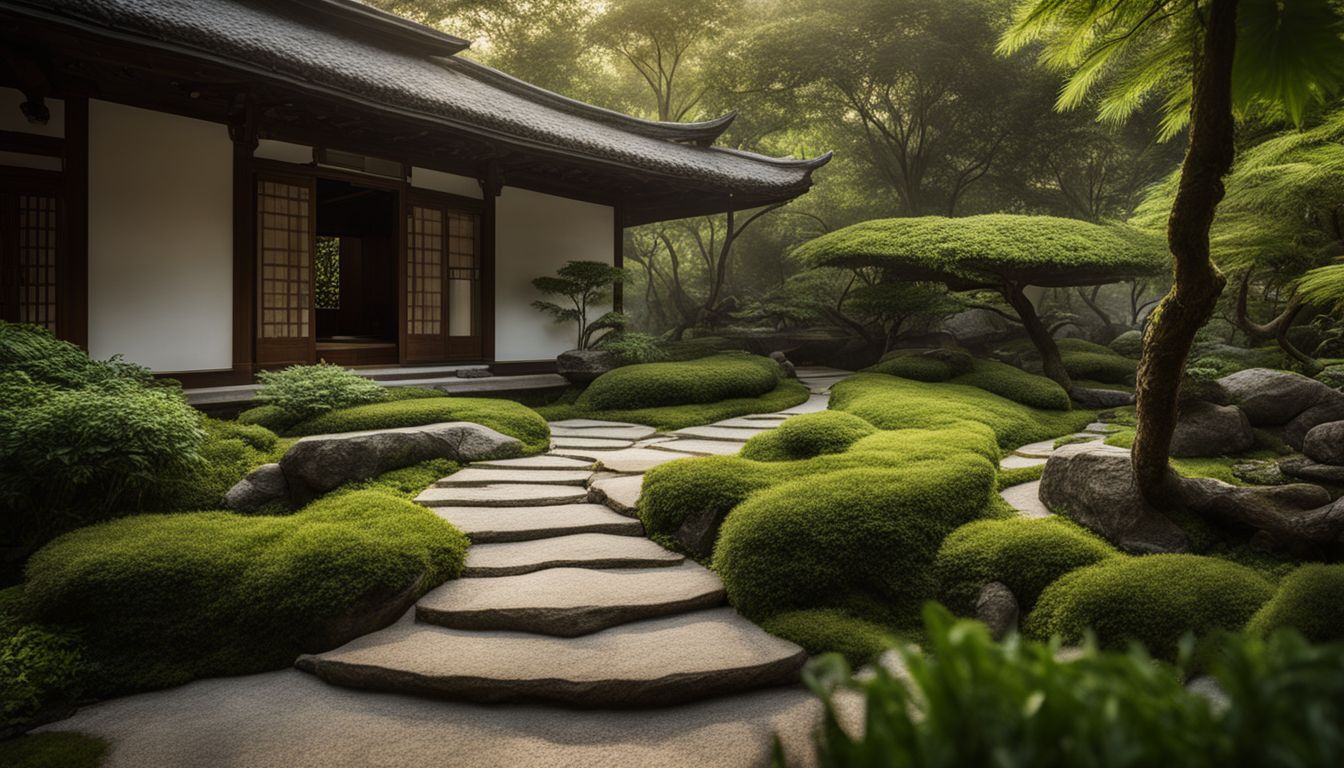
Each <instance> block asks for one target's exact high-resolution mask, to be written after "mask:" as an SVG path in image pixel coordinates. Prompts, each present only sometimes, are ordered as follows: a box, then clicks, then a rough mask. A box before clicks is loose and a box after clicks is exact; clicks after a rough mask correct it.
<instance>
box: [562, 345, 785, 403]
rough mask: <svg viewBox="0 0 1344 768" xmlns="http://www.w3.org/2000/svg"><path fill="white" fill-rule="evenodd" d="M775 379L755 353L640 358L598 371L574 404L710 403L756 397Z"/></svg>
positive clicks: (774, 369)
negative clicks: (674, 359)
mask: <svg viewBox="0 0 1344 768" xmlns="http://www.w3.org/2000/svg"><path fill="white" fill-rule="evenodd" d="M779 380H780V370H779V364H778V363H776V362H775V361H774V360H771V359H769V358H767V357H756V356H754V355H744V354H722V355H715V356H713V357H706V358H702V359H700V360H690V361H686V362H678V363H643V364H640V365H629V366H625V367H623V368H617V369H615V370H612V371H608V372H606V373H604V374H602V375H601V376H599V377H597V379H596V380H595V381H593V383H592V384H589V385H588V389H586V390H585V391H584V393H583V394H582V395H580V396H579V399H578V401H577V404H578V405H579V406H581V407H587V408H594V409H601V410H609V409H616V408H650V407H655V406H661V405H682V404H686V403H712V402H715V401H717V400H728V399H731V398H738V397H759V396H760V395H763V394H765V393H766V392H769V391H770V390H772V389H774V388H775V386H776V385H778V384H779Z"/></svg>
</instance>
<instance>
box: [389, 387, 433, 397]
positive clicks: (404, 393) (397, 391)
mask: <svg viewBox="0 0 1344 768" xmlns="http://www.w3.org/2000/svg"><path fill="white" fill-rule="evenodd" d="M385 389H386V390H387V395H386V398H385V399H387V400H423V399H425V398H427V397H447V396H448V393H447V392H444V391H443V390H441V389H431V388H430V387H385Z"/></svg>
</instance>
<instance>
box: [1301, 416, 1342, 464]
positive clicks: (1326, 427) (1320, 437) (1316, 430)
mask: <svg viewBox="0 0 1344 768" xmlns="http://www.w3.org/2000/svg"><path fill="white" fill-rule="evenodd" d="M1302 453H1304V454H1306V456H1307V458H1309V459H1311V460H1312V461H1317V462H1320V463H1321V464H1334V465H1336V466H1339V465H1344V421H1329V422H1326V423H1324V424H1317V425H1316V426H1314V427H1312V428H1311V429H1310V430H1309V431H1308V432H1307V434H1306V437H1305V438H1304V439H1303V440H1302Z"/></svg>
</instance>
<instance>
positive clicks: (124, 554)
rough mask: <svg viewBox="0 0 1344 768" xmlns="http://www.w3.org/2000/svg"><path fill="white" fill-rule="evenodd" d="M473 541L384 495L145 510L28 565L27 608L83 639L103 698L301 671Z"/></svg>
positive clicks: (80, 535) (451, 564)
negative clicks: (314, 655) (349, 621)
mask: <svg viewBox="0 0 1344 768" xmlns="http://www.w3.org/2000/svg"><path fill="white" fill-rule="evenodd" d="M466 548H467V539H466V536H464V535H463V534H462V533H461V532H460V531H458V530H457V529H456V528H454V527H453V526H451V525H449V524H448V523H447V522H445V521H444V520H442V519H441V518H439V517H437V516H436V515H434V514H433V513H432V512H430V511H429V510H428V509H425V508H423V507H421V506H418V505H416V504H414V503H412V502H410V501H407V500H405V499H403V498H398V497H397V496H395V495H393V494H391V493H387V492H383V491H377V490H356V491H349V492H337V493H333V494H329V495H327V496H325V497H323V498H321V499H319V500H317V501H315V502H313V503H312V504H309V505H308V506H307V507H304V508H303V509H302V510H300V511H298V512H296V513H294V514H292V515H288V516H277V517H271V516H242V515H235V514H230V513H224V512H197V513H190V514H172V515H140V516H134V517H127V518H123V519H120V520H115V521H112V522H108V523H103V524H100V525H96V526H91V527H88V528H83V529H80V530H78V531H74V532H71V533H68V534H66V535H64V536H62V537H61V538H59V539H57V540H55V541H53V542H52V543H50V544H49V545H47V546H46V547H44V548H43V549H42V550H41V551H39V552H38V553H37V554H36V555H34V556H33V558H32V559H31V561H30V562H29V565H28V580H27V583H26V585H25V588H24V602H25V604H26V605H27V607H28V610H29V611H30V612H31V614H32V615H33V617H34V618H35V619H37V620H39V621H41V622H43V623H46V624H49V625H52V626H55V627H59V628H62V629H67V630H70V631H74V632H78V633H79V634H80V635H81V636H82V637H83V639H84V641H85V643H86V646H87V648H88V650H89V653H90V655H91V658H92V659H93V661H94V662H95V668H96V670H97V671H96V674H95V675H93V676H92V677H91V682H92V687H93V688H94V689H95V690H96V691H97V692H98V693H101V694H106V693H115V692H121V691H133V690H144V689H149V688H157V687H162V686H168V685H175V684H179V683H183V682H186V681H188V680H191V679H193V678H196V677H202V676H209V675H226V674H246V673H251V672H258V671H262V670H266V669H276V668H280V667H284V666H286V665H288V664H291V663H292V662H293V661H294V658H295V657H296V656H297V655H298V654H300V653H303V652H310V651H318V650H322V649H323V648H324V647H329V646H330V643H331V642H332V640H331V637H332V629H333V627H334V626H337V625H339V624H340V622H342V621H343V620H345V619H346V618H348V617H350V616H352V615H356V614H361V613H364V612H367V611H368V610H369V606H378V605H383V604H385V603H386V602H387V601H389V600H390V599H391V598H392V597H393V596H395V595H398V594H400V593H402V592H403V591H405V590H406V589H407V588H408V587H410V588H413V589H415V590H416V591H417V592H421V593H422V592H424V591H425V590H428V589H429V588H431V587H433V586H436V585H438V584H440V583H442V582H443V581H445V580H447V579H450V578H453V577H455V576H457V575H458V574H459V573H460V572H461V569H462V564H463V560H464V558H465V553H466Z"/></svg>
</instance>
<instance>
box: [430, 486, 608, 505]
mask: <svg viewBox="0 0 1344 768" xmlns="http://www.w3.org/2000/svg"><path fill="white" fill-rule="evenodd" d="M415 500H416V501H417V502H419V503H420V504H423V505H425V506H426V507H533V506H542V505H547V504H579V503H582V502H585V501H587V500H588V489H587V488H577V487H572V486H563V485H534V484H531V483H501V484H498V485H473V486H458V487H456V488H439V487H431V488H426V489H425V490H423V491H421V492H420V495H419V496H416V497H415Z"/></svg>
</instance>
